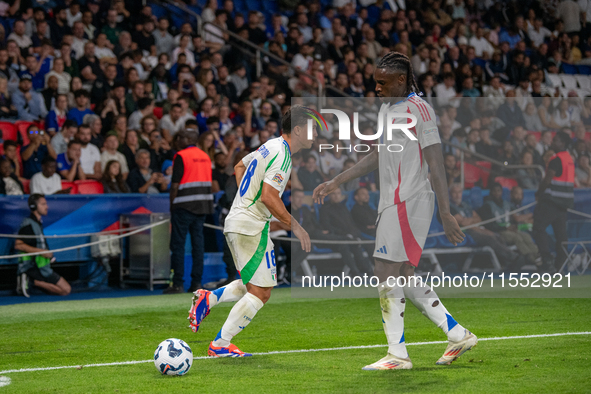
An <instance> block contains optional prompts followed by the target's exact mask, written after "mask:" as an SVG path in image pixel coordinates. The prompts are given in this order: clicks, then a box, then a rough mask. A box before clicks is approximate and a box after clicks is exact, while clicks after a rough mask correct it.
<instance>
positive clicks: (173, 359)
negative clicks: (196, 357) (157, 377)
mask: <svg viewBox="0 0 591 394" xmlns="http://www.w3.org/2000/svg"><path fill="white" fill-rule="evenodd" d="M192 364H193V352H192V351H191V348H190V347H189V345H187V344H186V343H185V342H184V341H182V340H180V339H176V338H170V339H167V340H165V341H162V342H160V345H158V347H157V348H156V351H155V352H154V365H156V369H157V370H158V371H160V373H161V374H162V375H184V374H186V373H187V372H189V369H191V365H192Z"/></svg>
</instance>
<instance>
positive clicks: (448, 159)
mask: <svg viewBox="0 0 591 394" xmlns="http://www.w3.org/2000/svg"><path fill="white" fill-rule="evenodd" d="M443 165H444V166H445V175H446V178H447V184H448V185H451V184H452V183H456V182H460V169H459V168H458V166H457V161H456V157H455V156H454V155H453V154H451V153H446V154H445V155H444V158H443Z"/></svg>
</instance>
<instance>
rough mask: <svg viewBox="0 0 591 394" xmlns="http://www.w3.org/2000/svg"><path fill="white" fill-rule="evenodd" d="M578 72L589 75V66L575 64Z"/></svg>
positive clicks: (590, 68) (590, 72) (590, 71)
mask: <svg viewBox="0 0 591 394" xmlns="http://www.w3.org/2000/svg"><path fill="white" fill-rule="evenodd" d="M577 68H578V69H579V74H583V75H591V66H577Z"/></svg>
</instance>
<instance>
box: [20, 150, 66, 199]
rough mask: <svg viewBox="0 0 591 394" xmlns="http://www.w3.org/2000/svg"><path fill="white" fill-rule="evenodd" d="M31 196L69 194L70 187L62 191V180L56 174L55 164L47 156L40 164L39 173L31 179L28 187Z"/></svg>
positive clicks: (54, 161)
mask: <svg viewBox="0 0 591 394" xmlns="http://www.w3.org/2000/svg"><path fill="white" fill-rule="evenodd" d="M29 187H30V188H31V194H43V195H50V194H69V193H70V191H71V190H72V188H71V187H68V188H66V189H63V190H62V179H61V177H60V176H59V175H58V174H57V162H56V160H55V159H54V158H53V157H51V156H47V157H46V158H45V159H43V162H42V163H41V172H38V173H36V174H35V175H33V177H32V178H31V183H30V185H29Z"/></svg>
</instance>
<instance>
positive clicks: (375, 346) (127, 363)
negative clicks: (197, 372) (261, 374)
mask: <svg viewBox="0 0 591 394" xmlns="http://www.w3.org/2000/svg"><path fill="white" fill-rule="evenodd" d="M570 335H591V331H582V332H562V333H557V334H537V335H515V336H510V337H490V338H478V341H504V340H507V339H529V338H549V337H564V336H570ZM444 343H447V341H431V342H411V343H407V344H406V346H421V345H439V344H444ZM387 346H388V345H361V346H344V347H331V348H322V349H297V350H275V351H271V352H264V353H252V354H253V355H254V356H269V355H273V354H290V353H314V352H329V351H335V350H352V349H372V348H379V347H387ZM213 359H215V357H193V360H213ZM152 362H154V360H153V359H150V360H138V361H119V362H114V363H101V364H86V365H64V366H61V367H45V368H22V369H9V370H6V371H0V375H1V374H7V373H16V372H36V371H53V370H56V369H74V368H80V369H82V368H89V367H111V366H115V365H133V364H147V363H152Z"/></svg>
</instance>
